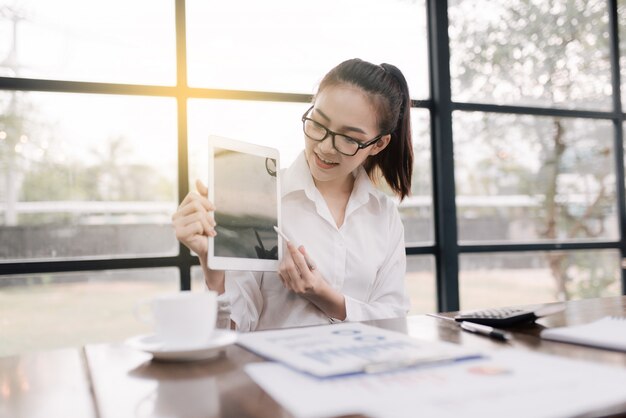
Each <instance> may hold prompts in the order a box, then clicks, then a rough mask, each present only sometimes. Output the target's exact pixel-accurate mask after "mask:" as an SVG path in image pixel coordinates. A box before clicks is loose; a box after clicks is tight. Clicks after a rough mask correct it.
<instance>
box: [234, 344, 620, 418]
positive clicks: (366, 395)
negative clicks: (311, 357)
mask: <svg viewBox="0 0 626 418" xmlns="http://www.w3.org/2000/svg"><path fill="white" fill-rule="evenodd" d="M246 372H247V373H248V374H249V375H250V376H251V377H252V379H253V380H254V381H255V382H256V383H257V384H259V385H260V386H261V387H262V388H263V389H264V390H265V391H266V392H267V393H268V394H269V395H270V396H272V397H273V398H274V399H275V400H276V401H277V402H278V403H279V404H281V405H282V406H283V407H284V408H285V409H287V410H288V411H289V412H290V413H291V414H293V415H294V416H295V417H297V418H320V417H331V416H337V415H344V414H346V415H347V414H363V415H366V416H368V417H395V418H404V417H406V418H409V417H411V418H413V417H416V416H423V417H434V416H436V417H454V418H458V417H477V418H478V417H480V418H487V417H498V418H500V417H504V416H506V417H507V418H517V417H519V418H527V417H531V416H532V417H536V418H543V417H545V418H548V417H568V416H574V415H577V414H581V413H585V412H589V411H593V410H597V409H599V408H603V407H608V406H611V405H615V404H619V403H622V402H626V390H625V389H624V388H626V369H624V368H619V367H615V366H611V367H609V366H604V365H598V364H593V363H587V362H581V361H575V360H569V359H564V358H560V357H556V356H550V355H545V354H537V353H531V352H525V351H519V350H514V349H507V350H500V351H497V352H493V353H490V354H489V358H482V359H477V360H469V361H465V362H460V363H455V364H451V365H447V366H441V367H436V368H428V369H407V370H403V371H396V372H390V373H385V374H374V375H354V376H346V377H337V378H326V379H319V378H315V377H312V376H309V375H306V374H303V373H298V372H296V371H293V370H291V369H289V368H287V367H285V366H282V365H280V364H278V363H269V362H268V363H254V364H250V365H247V366H246ZM294 388H295V390H294Z"/></svg>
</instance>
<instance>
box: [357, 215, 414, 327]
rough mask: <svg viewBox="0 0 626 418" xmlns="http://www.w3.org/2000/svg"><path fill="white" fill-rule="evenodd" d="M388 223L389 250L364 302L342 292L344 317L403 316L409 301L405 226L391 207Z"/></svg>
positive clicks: (381, 317)
mask: <svg viewBox="0 0 626 418" xmlns="http://www.w3.org/2000/svg"><path fill="white" fill-rule="evenodd" d="M392 213H393V214H392V215H391V216H390V218H391V220H390V225H389V231H390V234H389V246H388V248H389V252H388V253H387V257H386V258H385V261H384V262H383V264H382V266H381V267H380V269H379V270H378V272H377V274H376V279H375V281H374V284H373V286H372V290H371V292H370V295H369V300H368V301H367V302H364V301H360V300H357V299H355V298H353V297H350V296H345V301H346V319H345V321H351V322H352V321H367V320H371V319H384V318H394V317H399V316H405V315H406V314H407V313H408V312H409V308H410V303H409V298H408V295H407V292H406V287H405V282H404V277H405V275H406V249H405V244H404V226H403V225H402V221H401V220H400V215H399V213H398V211H397V209H396V208H395V206H394V207H393V212H392Z"/></svg>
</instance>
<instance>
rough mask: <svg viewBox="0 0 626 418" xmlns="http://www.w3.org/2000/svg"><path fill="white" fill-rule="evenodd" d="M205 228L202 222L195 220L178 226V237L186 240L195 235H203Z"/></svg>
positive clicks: (180, 239)
mask: <svg viewBox="0 0 626 418" xmlns="http://www.w3.org/2000/svg"><path fill="white" fill-rule="evenodd" d="M203 230H204V228H203V226H202V223H200V222H194V223H191V224H189V225H185V226H181V227H179V228H176V239H178V240H179V241H183V242H184V241H186V240H188V239H190V238H192V237H194V236H195V235H201V234H202V232H203Z"/></svg>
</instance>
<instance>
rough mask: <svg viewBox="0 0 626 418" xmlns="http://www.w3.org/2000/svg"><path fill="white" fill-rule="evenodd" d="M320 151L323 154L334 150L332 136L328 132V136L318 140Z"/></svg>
mask: <svg viewBox="0 0 626 418" xmlns="http://www.w3.org/2000/svg"><path fill="white" fill-rule="evenodd" d="M319 147H320V151H322V152H323V153H325V154H330V153H331V152H333V151H335V147H334V146H333V136H332V135H330V134H328V136H327V137H326V138H324V139H322V141H321V142H320V145H319Z"/></svg>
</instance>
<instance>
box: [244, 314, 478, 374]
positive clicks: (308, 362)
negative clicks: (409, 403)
mask: <svg viewBox="0 0 626 418" xmlns="http://www.w3.org/2000/svg"><path fill="white" fill-rule="evenodd" d="M238 344H239V345H241V346H243V347H245V348H247V349H248V350H250V351H253V352H254V353H256V354H258V355H260V356H263V357H265V358H268V359H272V360H276V361H279V362H281V363H283V364H285V365H287V366H289V367H291V368H293V369H296V370H300V371H303V372H306V373H310V374H312V375H314V376H318V377H330V376H339V375H346V374H352V373H375V372H384V371H388V370H394V369H401V368H406V367H417V366H432V365H440V364H445V363H452V362H456V361H462V360H467V359H471V358H477V357H480V356H481V354H480V353H479V352H478V351H476V350H469V349H467V348H464V347H461V346H458V345H455V344H450V343H445V342H432V341H420V340H417V339H415V338H411V337H409V336H408V335H406V334H402V333H399V332H395V331H389V330H385V329H382V328H378V327H374V326H370V325H365V324H361V323H342V324H334V325H322V326H314V327H303V328H289V329H282V330H276V331H258V332H251V333H247V334H241V335H240V336H239V341H238Z"/></svg>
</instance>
